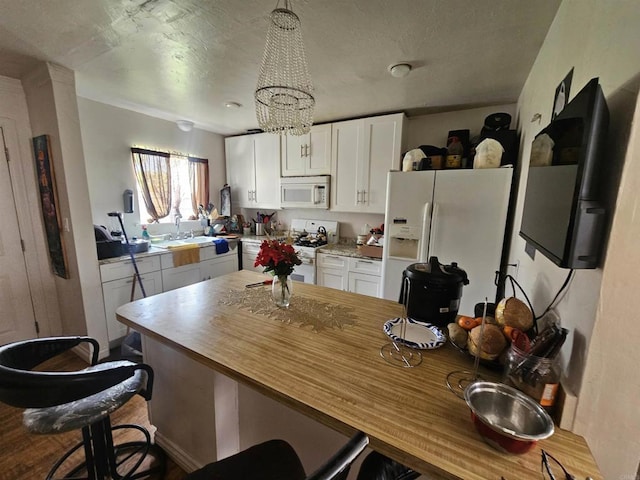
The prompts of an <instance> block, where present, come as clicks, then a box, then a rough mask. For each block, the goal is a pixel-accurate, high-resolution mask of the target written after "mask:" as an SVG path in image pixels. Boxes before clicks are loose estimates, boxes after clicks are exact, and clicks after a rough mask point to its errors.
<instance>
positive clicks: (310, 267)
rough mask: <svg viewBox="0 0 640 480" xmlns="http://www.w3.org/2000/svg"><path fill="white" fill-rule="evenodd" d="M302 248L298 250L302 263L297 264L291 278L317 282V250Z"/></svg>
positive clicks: (298, 280) (305, 281) (299, 280)
mask: <svg viewBox="0 0 640 480" xmlns="http://www.w3.org/2000/svg"><path fill="white" fill-rule="evenodd" d="M309 250H310V251H307V249H306V248H301V249H300V250H299V251H298V255H299V256H300V260H302V265H296V266H295V267H294V269H293V273H292V274H291V279H292V280H295V281H297V282H304V283H312V284H315V283H316V262H315V258H316V252H314V251H313V249H309Z"/></svg>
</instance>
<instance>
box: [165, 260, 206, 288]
mask: <svg viewBox="0 0 640 480" xmlns="http://www.w3.org/2000/svg"><path fill="white" fill-rule="evenodd" d="M200 265H201V264H200V263H195V264H191V265H183V266H182V267H173V268H167V269H165V270H162V286H163V289H164V291H165V292H167V291H169V290H175V289H176V288H180V287H186V286H187V285H192V284H194V283H198V282H201V281H202V280H204V279H205V277H204V275H203V274H202V271H201V268H200Z"/></svg>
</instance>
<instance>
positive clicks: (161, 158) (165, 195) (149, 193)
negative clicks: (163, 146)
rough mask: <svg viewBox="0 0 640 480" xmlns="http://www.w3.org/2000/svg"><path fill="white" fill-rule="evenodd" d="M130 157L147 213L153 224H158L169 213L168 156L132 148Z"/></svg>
mask: <svg viewBox="0 0 640 480" xmlns="http://www.w3.org/2000/svg"><path fill="white" fill-rule="evenodd" d="M131 156H132V158H133V169H134V171H135V174H136V180H137V182H138V186H139V187H140V191H141V192H142V197H143V198H144V204H145V207H146V209H147V213H148V214H149V216H150V217H151V219H152V220H153V221H154V222H158V221H159V220H160V219H161V218H164V217H166V216H168V215H169V213H170V212H171V162H170V161H169V158H170V155H169V154H168V153H163V152H154V151H153V150H144V149H141V148H132V149H131Z"/></svg>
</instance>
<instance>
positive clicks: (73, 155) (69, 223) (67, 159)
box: [22, 63, 108, 355]
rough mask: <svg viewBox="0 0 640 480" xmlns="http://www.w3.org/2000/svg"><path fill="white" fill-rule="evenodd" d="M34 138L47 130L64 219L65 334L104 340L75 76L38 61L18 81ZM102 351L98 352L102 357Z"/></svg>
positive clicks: (61, 295)
mask: <svg viewBox="0 0 640 480" xmlns="http://www.w3.org/2000/svg"><path fill="white" fill-rule="evenodd" d="M22 83H23V86H24V90H25V93H26V98H27V106H28V109H29V117H30V120H31V129H32V133H33V135H34V136H39V135H44V134H48V135H50V139H51V152H52V157H53V159H52V160H53V165H54V169H55V178H56V184H57V191H58V197H57V198H58V206H57V207H58V211H59V213H60V215H61V218H62V223H63V228H62V229H61V237H62V241H63V244H64V251H65V256H66V259H67V268H68V277H69V278H66V279H65V278H60V277H55V282H56V290H57V293H58V300H59V305H60V314H61V319H62V332H60V333H61V334H63V335H78V334H87V335H90V336H92V337H94V338H95V339H96V340H98V342H99V343H100V345H101V346H102V348H103V349H104V348H105V347H106V345H107V344H108V341H107V328H106V324H105V322H104V309H103V308H102V305H101V304H100V303H97V302H95V301H92V300H93V299H95V298H101V295H102V289H101V286H100V272H99V270H98V263H97V255H96V249H95V241H94V240H93V234H92V229H91V225H90V221H91V215H90V210H89V206H88V204H87V202H86V199H87V197H88V190H87V183H86V175H85V164H84V156H83V152H82V143H81V141H80V125H79V120H78V108H77V103H76V90H75V79H74V74H73V72H72V71H71V70H69V69H66V68H64V67H60V66H57V65H52V64H48V63H41V64H39V65H38V66H37V67H36V68H34V69H33V71H31V72H30V73H29V74H28V75H26V76H25V77H24V78H23V79H22ZM104 353H106V351H103V352H101V354H102V355H104Z"/></svg>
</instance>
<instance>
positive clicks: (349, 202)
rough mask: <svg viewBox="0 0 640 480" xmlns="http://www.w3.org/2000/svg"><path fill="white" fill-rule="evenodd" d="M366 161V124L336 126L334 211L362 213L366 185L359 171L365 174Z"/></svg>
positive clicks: (352, 122) (353, 122) (355, 122)
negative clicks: (363, 184)
mask: <svg viewBox="0 0 640 480" xmlns="http://www.w3.org/2000/svg"><path fill="white" fill-rule="evenodd" d="M363 160H364V123H363V121H362V120H361V119H360V120H349V121H346V122H338V123H334V124H332V132H331V210H334V211H340V212H358V211H361V208H362V205H361V202H362V186H361V183H360V179H359V177H358V172H359V171H362V162H363Z"/></svg>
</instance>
